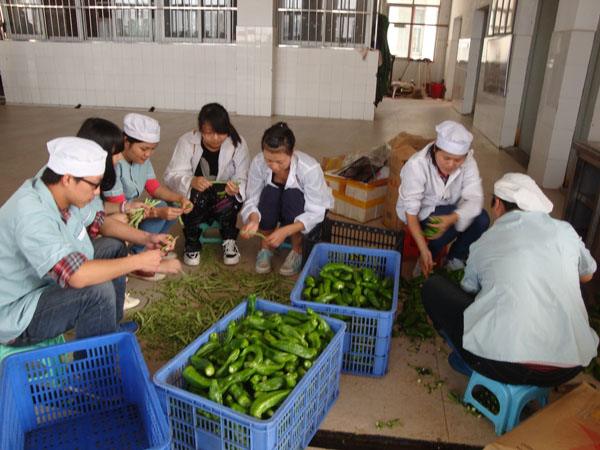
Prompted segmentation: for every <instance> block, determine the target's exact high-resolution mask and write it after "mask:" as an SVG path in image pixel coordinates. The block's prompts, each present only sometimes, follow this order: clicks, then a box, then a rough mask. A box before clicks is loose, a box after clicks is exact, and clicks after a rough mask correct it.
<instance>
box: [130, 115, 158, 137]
mask: <svg viewBox="0 0 600 450" xmlns="http://www.w3.org/2000/svg"><path fill="white" fill-rule="evenodd" d="M123 131H124V132H125V134H126V135H127V136H130V137H132V138H135V139H137V140H138V141H142V142H148V143H150V144H156V143H157V142H159V141H160V125H159V124H158V121H156V120H155V119H153V118H152V117H148V116H144V115H142V114H137V113H129V114H127V115H126V116H125V119H123Z"/></svg>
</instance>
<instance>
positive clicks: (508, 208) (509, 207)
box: [492, 194, 521, 212]
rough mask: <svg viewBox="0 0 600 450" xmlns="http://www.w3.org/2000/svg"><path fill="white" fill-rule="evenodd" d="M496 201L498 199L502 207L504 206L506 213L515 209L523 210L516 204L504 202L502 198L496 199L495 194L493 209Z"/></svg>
mask: <svg viewBox="0 0 600 450" xmlns="http://www.w3.org/2000/svg"><path fill="white" fill-rule="evenodd" d="M496 199H498V200H500V201H501V202H502V205H504V210H505V211H506V212H509V211H514V210H515V209H521V208H519V206H518V205H517V204H516V203H513V202H508V201H506V200H502V199H501V198H500V197H496V195H495V194H493V195H492V208H493V207H494V203H496Z"/></svg>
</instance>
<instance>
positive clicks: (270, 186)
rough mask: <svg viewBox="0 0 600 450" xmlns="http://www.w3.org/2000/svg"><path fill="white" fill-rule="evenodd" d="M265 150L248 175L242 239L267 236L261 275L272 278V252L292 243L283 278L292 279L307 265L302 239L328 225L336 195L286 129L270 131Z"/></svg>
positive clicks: (258, 262)
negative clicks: (261, 235) (322, 224)
mask: <svg viewBox="0 0 600 450" xmlns="http://www.w3.org/2000/svg"><path fill="white" fill-rule="evenodd" d="M261 147H262V153H259V154H258V155H256V156H255V157H254V159H253V160H252V164H250V170H249V171H248V186H247V189H246V194H247V199H246V202H245V203H244V206H243V208H242V211H241V215H242V219H243V221H244V223H245V225H244V227H243V228H242V233H241V234H242V237H244V238H249V237H251V234H249V233H256V232H257V231H258V232H260V233H261V234H263V235H265V236H266V239H261V241H260V251H259V252H258V255H257V256H256V264H255V267H254V268H255V270H256V272H257V273H269V272H271V270H272V265H271V258H272V257H273V252H272V249H274V248H278V247H279V246H280V245H281V244H282V243H283V241H285V239H286V238H288V237H289V238H290V240H291V242H292V249H291V250H290V252H289V253H288V255H287V257H286V258H285V261H284V262H283V264H282V265H281V267H280V268H279V273H280V274H281V275H283V276H291V275H294V274H296V273H298V272H299V271H300V267H301V265H302V234H306V233H308V232H310V230H312V229H313V228H314V226H315V225H317V224H319V223H321V222H322V221H323V219H324V218H325V213H326V212H327V209H329V208H332V207H333V194H332V193H331V188H330V187H329V186H327V183H326V182H325V176H324V174H323V169H321V166H320V165H319V163H318V162H317V161H316V160H315V159H314V158H313V157H312V156H309V155H307V154H306V153H304V152H301V151H299V150H296V138H295V137H294V133H293V132H292V130H291V129H290V128H289V127H288V126H287V124H286V123H284V122H278V123H276V124H275V125H273V126H272V127H270V128H269V129H267V130H266V131H265V132H264V134H263V137H262V140H261ZM278 224H280V227H279V228H277V225H278Z"/></svg>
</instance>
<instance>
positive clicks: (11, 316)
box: [0, 178, 94, 343]
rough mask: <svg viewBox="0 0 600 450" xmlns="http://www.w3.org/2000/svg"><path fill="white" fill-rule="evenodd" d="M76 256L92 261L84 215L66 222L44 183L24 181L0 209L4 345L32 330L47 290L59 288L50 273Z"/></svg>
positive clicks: (0, 309)
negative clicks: (28, 328) (37, 310)
mask: <svg viewBox="0 0 600 450" xmlns="http://www.w3.org/2000/svg"><path fill="white" fill-rule="evenodd" d="M92 220H93V219H92ZM73 252H79V253H83V254H84V255H85V256H86V257H87V258H88V259H93V257H94V248H93V246H92V242H91V241H90V238H89V236H88V233H87V230H86V228H85V226H84V224H83V222H82V217H81V215H80V214H78V213H77V212H76V211H75V213H74V214H72V216H71V218H70V219H69V221H68V222H67V224H65V223H64V222H63V220H62V217H61V214H60V211H59V209H58V206H57V205H56V201H55V200H54V197H53V196H52V194H51V193H50V191H49V190H48V188H47V187H46V185H45V184H44V183H43V182H42V180H41V179H39V178H32V179H29V180H27V181H25V183H23V185H22V186H21V187H20V188H19V189H18V190H17V191H16V192H15V193H14V194H13V195H12V196H11V197H10V198H9V199H8V200H7V202H6V203H5V204H4V205H3V206H2V207H1V208H0V286H1V288H0V343H7V342H10V341H11V340H13V339H15V338H17V337H18V336H20V335H21V333H22V332H23V331H24V330H25V329H26V328H27V327H28V326H29V323H30V322H31V318H32V317H33V314H34V312H35V309H36V307H37V303H38V301H39V298H40V296H41V295H42V293H43V291H44V290H45V289H47V288H49V287H50V286H56V284H55V283H54V281H53V280H52V279H51V278H50V277H49V276H48V272H49V271H50V269H52V267H54V265H55V264H56V263H58V262H59V261H60V260H61V259H63V258H64V257H65V256H67V255H68V254H70V253H73Z"/></svg>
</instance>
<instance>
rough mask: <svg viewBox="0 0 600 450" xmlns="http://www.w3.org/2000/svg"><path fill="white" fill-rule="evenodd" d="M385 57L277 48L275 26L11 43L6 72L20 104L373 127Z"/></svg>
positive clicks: (2, 45) (4, 56) (5, 45)
mask: <svg viewBox="0 0 600 450" xmlns="http://www.w3.org/2000/svg"><path fill="white" fill-rule="evenodd" d="M378 55H379V54H378V52H376V51H369V52H367V53H366V56H365V58H364V59H363V57H362V55H361V53H359V52H358V51H356V50H347V49H321V48H314V49H303V48H289V47H285V48H277V47H274V45H273V28H271V27H237V43H236V45H189V44H180V45H178V44H155V43H148V44H145V43H144V44H142V43H140V44H125V43H123V44H120V43H100V42H98V43H63V42H60V43H54V42H17V41H1V42H0V71H1V72H2V78H3V85H4V90H5V94H6V100H7V101H8V102H10V103H34V104H46V105H77V104H82V105H86V106H109V107H110V106H112V107H135V108H150V107H151V106H154V107H156V108H162V109H174V110H194V111H197V110H199V109H200V108H201V107H202V105H204V104H205V103H208V102H213V101H216V102H219V103H221V104H223V105H224V106H225V107H226V108H227V109H228V110H229V111H231V112H235V113H237V114H245V115H257V116H270V115H272V114H273V113H276V114H285V115H294V116H310V117H332V118H343V119H362V120H372V119H373V117H374V106H373V101H374V99H375V88H376V83H377V79H376V74H377V63H378ZM275 56H276V57H275ZM274 74H275V76H274Z"/></svg>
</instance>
